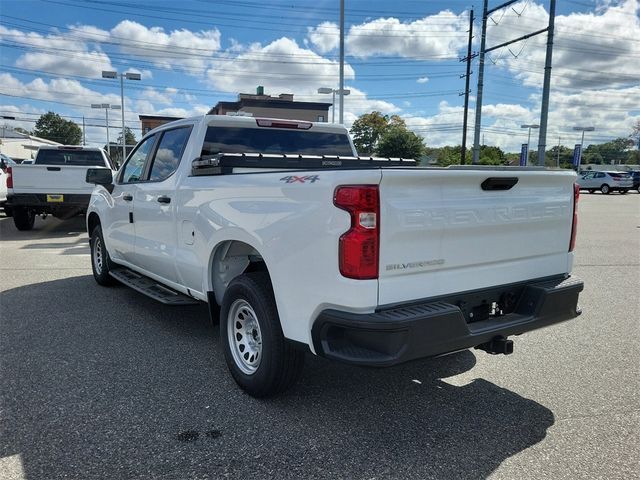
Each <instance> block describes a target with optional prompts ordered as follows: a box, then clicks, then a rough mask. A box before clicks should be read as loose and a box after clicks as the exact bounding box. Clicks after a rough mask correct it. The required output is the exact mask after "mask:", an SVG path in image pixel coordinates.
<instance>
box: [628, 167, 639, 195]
mask: <svg viewBox="0 0 640 480" xmlns="http://www.w3.org/2000/svg"><path fill="white" fill-rule="evenodd" d="M629 174H630V175H631V178H632V179H633V187H631V188H632V189H633V190H637V191H638V193H640V170H631V171H630V172H629Z"/></svg>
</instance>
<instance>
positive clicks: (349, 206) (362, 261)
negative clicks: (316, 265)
mask: <svg viewBox="0 0 640 480" xmlns="http://www.w3.org/2000/svg"><path fill="white" fill-rule="evenodd" d="M333 203H334V205H335V206H336V207H338V208H341V209H343V210H346V211H347V212H349V214H350V215H351V228H349V230H348V231H346V232H345V233H344V234H343V235H342V236H341V237H340V241H339V247H338V250H339V252H338V256H339V265H340V273H341V274H342V275H343V276H344V277H347V278H355V279H358V280H370V279H375V278H378V257H379V243H380V196H379V194H378V186H377V185H344V186H341V187H338V188H336V191H335V194H334V196H333Z"/></svg>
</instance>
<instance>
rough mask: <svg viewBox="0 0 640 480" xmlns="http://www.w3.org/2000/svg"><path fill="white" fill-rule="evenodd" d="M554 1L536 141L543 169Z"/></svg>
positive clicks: (553, 25)
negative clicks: (538, 135)
mask: <svg viewBox="0 0 640 480" xmlns="http://www.w3.org/2000/svg"><path fill="white" fill-rule="evenodd" d="M555 17H556V0H550V3H549V26H548V27H547V55H546V59H545V61H544V82H543V85H542V110H541V112H540V137H539V139H538V166H540V167H544V154H545V149H546V146H547V145H546V144H547V119H548V117H549V90H550V88H551V57H552V56H553V30H554V27H555Z"/></svg>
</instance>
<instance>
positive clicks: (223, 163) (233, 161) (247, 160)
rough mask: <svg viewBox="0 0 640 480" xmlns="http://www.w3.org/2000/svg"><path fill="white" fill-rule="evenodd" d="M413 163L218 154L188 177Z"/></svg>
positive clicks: (408, 163) (194, 166)
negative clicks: (237, 171)
mask: <svg viewBox="0 0 640 480" xmlns="http://www.w3.org/2000/svg"><path fill="white" fill-rule="evenodd" d="M416 165H417V163H416V161H415V160H413V159H406V158H375V157H343V156H337V155H295V154H286V153H282V154H281V153H266V154H262V153H218V154H217V155H206V156H202V157H199V158H196V159H195V160H194V161H193V162H192V163H191V175H193V176H201V175H225V174H230V173H233V169H234V168H268V169H276V170H320V169H332V170H340V169H349V170H353V169H357V168H363V169H364V168H384V167H415V166H416Z"/></svg>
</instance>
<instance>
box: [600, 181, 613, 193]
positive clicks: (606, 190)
mask: <svg viewBox="0 0 640 480" xmlns="http://www.w3.org/2000/svg"><path fill="white" fill-rule="evenodd" d="M600 191H601V192H602V193H604V194H605V195H609V194H610V193H611V187H610V186H609V185H607V184H606V183H605V184H604V185H602V186H601V187H600Z"/></svg>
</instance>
